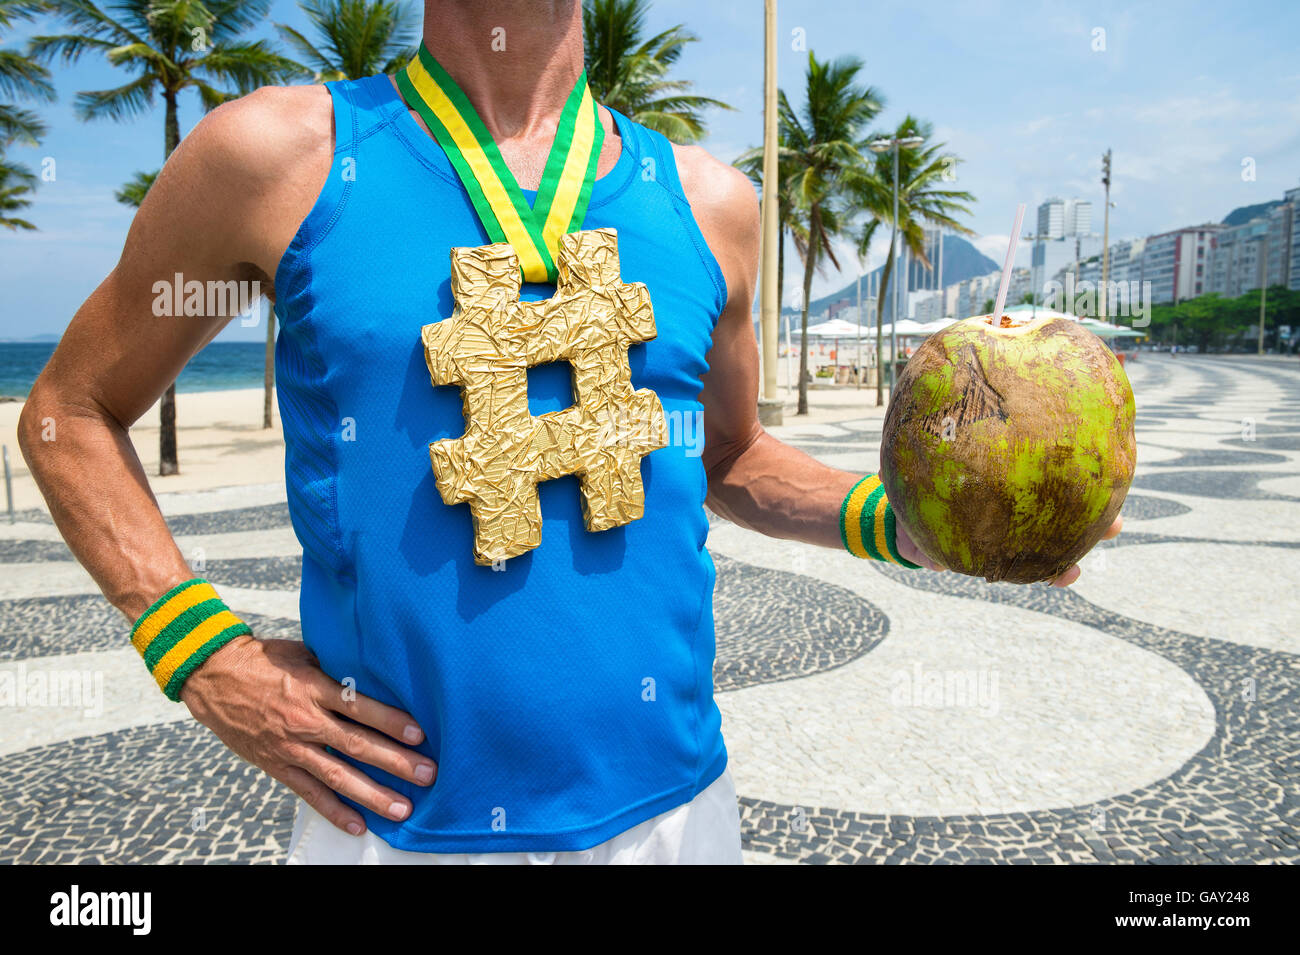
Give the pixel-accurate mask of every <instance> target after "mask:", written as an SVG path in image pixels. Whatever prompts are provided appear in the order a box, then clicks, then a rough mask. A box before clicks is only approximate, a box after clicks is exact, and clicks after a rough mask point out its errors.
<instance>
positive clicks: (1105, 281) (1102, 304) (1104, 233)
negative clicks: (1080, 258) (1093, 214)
mask: <svg viewBox="0 0 1300 955" xmlns="http://www.w3.org/2000/svg"><path fill="white" fill-rule="evenodd" d="M1101 184H1102V185H1103V186H1105V187H1106V207H1105V210H1104V211H1103V212H1102V221H1103V222H1104V223H1105V224H1104V225H1103V226H1102V227H1101V289H1100V290H1099V291H1098V293H1097V298H1098V299H1099V300H1100V301H1099V303H1098V308H1100V310H1101V311H1100V313H1099V314H1100V316H1101V320H1102V321H1103V322H1104V321H1105V320H1106V299H1107V298H1109V297H1110V285H1109V282H1110V150H1109V149H1107V150H1106V152H1105V154H1104V155H1103V156H1102V157H1101ZM1093 234H1094V235H1096V233H1093Z"/></svg>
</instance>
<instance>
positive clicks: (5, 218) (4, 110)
mask: <svg viewBox="0 0 1300 955" xmlns="http://www.w3.org/2000/svg"><path fill="white" fill-rule="evenodd" d="M43 7H44V4H43V3H42V2H41V0H0V30H3V29H7V28H9V27H11V26H12V25H13V24H14V23H16V22H18V21H20V20H31V19H33V18H34V17H35V16H36V15H37V14H38V13H40V12H41V11H42V9H43ZM0 96H3V97H5V98H6V99H9V98H12V99H14V100H22V99H25V100H44V101H46V102H48V101H50V100H53V99H54V87H53V85H51V83H50V71H49V70H47V69H46V68H45V67H44V66H42V65H41V64H40V63H37V62H36V60H35V59H34V58H32V57H31V56H30V55H28V54H26V53H21V52H19V51H18V50H14V49H10V48H7V47H0ZM44 135H45V124H44V123H43V122H41V119H40V117H39V116H37V115H36V114H35V113H33V112H32V111H31V110H28V109H22V108H21V107H19V106H18V105H17V104H16V103H14V102H0V228H6V229H12V230H17V229H35V228H36V226H34V225H32V223H30V222H28V221H27V220H26V219H19V218H16V217H14V216H11V215H9V214H8V213H11V212H16V211H18V210H20V209H25V208H26V207H27V206H29V205H31V200H30V199H28V198H26V197H27V196H28V195H29V194H30V193H31V191H32V187H33V186H35V185H36V177H35V176H34V175H32V172H31V170H30V169H28V168H27V167H26V166H23V165H21V164H20V163H16V162H13V161H12V160H9V159H7V158H6V157H5V155H4V151H5V150H6V149H7V148H8V147H10V146H12V145H13V144H14V143H22V144H23V145H25V146H35V145H37V144H39V143H40V141H41V137H43V136H44Z"/></svg>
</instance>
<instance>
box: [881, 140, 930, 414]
mask: <svg viewBox="0 0 1300 955" xmlns="http://www.w3.org/2000/svg"><path fill="white" fill-rule="evenodd" d="M923 142H925V139H924V138H923V137H921V136H904V137H901V138H900V137H897V136H896V137H894V138H892V139H889V138H886V139H873V140H872V141H871V142H870V143H868V144H867V147H868V148H869V149H870V150H871V151H872V152H873V153H883V152H888V151H889V150H891V149H892V150H893V152H894V219H893V222H891V223H890V230H889V254H890V255H892V256H893V257H894V275H893V276H892V277H893V280H894V290H893V295H892V296H891V297H892V299H893V308H892V309H891V311H892V313H893V318H892V319H891V320H890V323H889V399H890V400H891V401H892V400H893V399H894V377H895V376H896V375H897V374H898V260H899V252H898V150H899V149H900V148H901V147H903V146H908V147H911V146H919V145H921V144H922V143H923ZM880 348H881V342H880V315H879V314H877V315H876V354H877V365H879V354H880ZM876 381H877V384H876V404H878V405H879V404H881V396H880V369H879V367H877V369H876Z"/></svg>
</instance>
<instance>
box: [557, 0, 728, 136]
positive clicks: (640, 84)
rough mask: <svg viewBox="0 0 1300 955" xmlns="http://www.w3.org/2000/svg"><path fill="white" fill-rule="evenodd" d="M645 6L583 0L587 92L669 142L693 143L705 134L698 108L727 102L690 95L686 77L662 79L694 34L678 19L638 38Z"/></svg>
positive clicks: (639, 0) (642, 0)
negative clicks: (658, 31) (650, 35)
mask: <svg viewBox="0 0 1300 955" xmlns="http://www.w3.org/2000/svg"><path fill="white" fill-rule="evenodd" d="M649 11H650V4H649V0H583V4H582V33H583V42H584V44H585V46H586V57H585V58H586V64H587V83H588V84H589V85H590V86H591V95H592V96H594V97H595V98H596V99H597V100H598V101H599V102H601V103H604V104H605V105H606V106H608V107H610V108H611V109H616V110H618V111H619V112H620V113H622V114H623V115H624V116H627V117H628V118H629V119H633V120H635V121H636V122H638V123H640V124H641V125H643V126H648V127H650V128H651V129H653V130H655V131H657V132H660V133H663V135H665V136H667V137H668V138H669V139H670V140H672V141H673V142H675V143H693V142H697V141H698V140H700V139H702V138H703V136H704V133H705V125H704V120H703V118H702V116H701V114H702V113H703V112H704V110H705V109H708V108H709V107H715V108H717V109H731V108H732V107H730V106H728V105H727V104H726V103H723V102H721V101H720V100H716V99H710V98H709V97H707V96H695V95H693V94H692V93H690V92H688V91H689V90H690V88H691V84H690V82H689V81H687V80H670V79H668V78H667V77H668V73H669V71H670V70H671V69H672V67H673V64H675V63H676V62H677V60H678V58H679V57H681V55H682V49H683V48H684V47H685V46H686V44H688V43H694V42H695V41H696V40H698V39H699V37H697V36H695V34H693V33H691V32H690V31H689V30H687V29H686V27H685V26H683V25H682V24H680V23H679V24H678V25H677V26H674V27H669V28H668V29H667V30H664V31H663V32H662V33H659V34H656V35H655V36H652V37H650V38H649V39H648V40H642V36H643V35H644V34H645V20H646V15H647V14H648V13H649Z"/></svg>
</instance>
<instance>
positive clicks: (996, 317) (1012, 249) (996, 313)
mask: <svg viewBox="0 0 1300 955" xmlns="http://www.w3.org/2000/svg"><path fill="white" fill-rule="evenodd" d="M1024 221H1025V204H1024V203H1023V202H1022V203H1020V205H1019V206H1017V207H1016V224H1015V225H1013V226H1012V227H1011V241H1010V242H1008V243H1007V260H1006V262H1004V263H1003V264H1002V281H1001V282H999V283H998V301H997V305H996V306H995V307H994V309H993V327H994V328H996V327H997V326H999V325H1001V324H1002V306H1003V305H1005V304H1007V289H1008V288H1009V287H1010V286H1011V265H1012V263H1013V262H1014V261H1015V258H1016V242H1017V241H1019V239H1020V224H1021V223H1022V222H1024Z"/></svg>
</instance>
